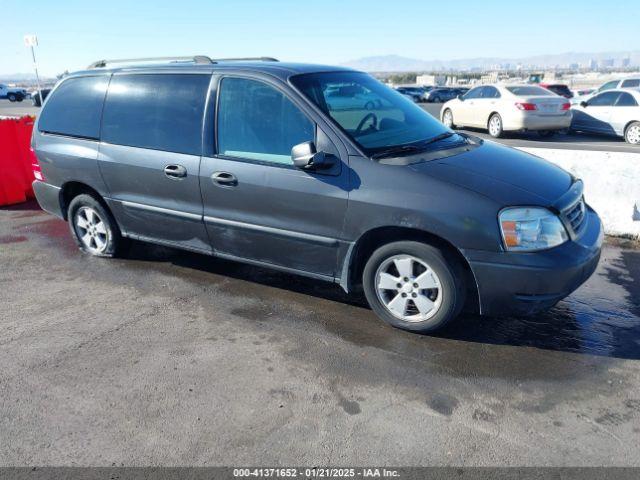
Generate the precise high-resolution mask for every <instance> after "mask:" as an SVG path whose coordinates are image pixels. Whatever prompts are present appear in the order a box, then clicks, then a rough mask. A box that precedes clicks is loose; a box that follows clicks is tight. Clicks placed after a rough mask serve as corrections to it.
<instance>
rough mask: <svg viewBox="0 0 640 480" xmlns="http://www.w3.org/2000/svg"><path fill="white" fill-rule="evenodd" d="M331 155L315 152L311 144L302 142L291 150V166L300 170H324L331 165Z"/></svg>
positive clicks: (313, 145) (314, 147)
mask: <svg viewBox="0 0 640 480" xmlns="http://www.w3.org/2000/svg"><path fill="white" fill-rule="evenodd" d="M332 158H333V157H332V156H331V155H327V154H326V153H324V152H317V151H316V146H315V144H314V143H313V142H304V143H299V144H298V145H295V146H294V147H293V148H292V149H291V160H293V164H294V165H295V166H296V167H298V168H301V169H302V170H325V169H327V168H330V167H331V166H332V165H333V160H332Z"/></svg>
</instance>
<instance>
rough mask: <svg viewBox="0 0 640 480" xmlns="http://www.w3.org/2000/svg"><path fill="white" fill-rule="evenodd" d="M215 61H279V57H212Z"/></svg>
mask: <svg viewBox="0 0 640 480" xmlns="http://www.w3.org/2000/svg"><path fill="white" fill-rule="evenodd" d="M211 60H212V61H213V63H217V62H250V61H260V62H279V61H280V60H278V59H277V58H273V57H237V58H233V57H232V58H212V59H211Z"/></svg>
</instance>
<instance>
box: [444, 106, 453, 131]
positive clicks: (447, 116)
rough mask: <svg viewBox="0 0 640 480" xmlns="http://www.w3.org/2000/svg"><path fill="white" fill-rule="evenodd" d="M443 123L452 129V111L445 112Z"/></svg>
mask: <svg viewBox="0 0 640 480" xmlns="http://www.w3.org/2000/svg"><path fill="white" fill-rule="evenodd" d="M442 123H444V125H445V127H449V128H451V127H452V126H453V114H452V113H451V110H445V112H444V114H443V115H442Z"/></svg>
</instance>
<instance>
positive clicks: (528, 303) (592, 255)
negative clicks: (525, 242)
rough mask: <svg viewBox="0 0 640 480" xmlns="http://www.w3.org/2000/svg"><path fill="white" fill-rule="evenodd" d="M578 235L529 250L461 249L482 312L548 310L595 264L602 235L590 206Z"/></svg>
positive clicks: (578, 284) (593, 269) (596, 263)
mask: <svg viewBox="0 0 640 480" xmlns="http://www.w3.org/2000/svg"><path fill="white" fill-rule="evenodd" d="M586 222H587V224H586V227H585V230H584V231H583V232H582V235H581V236H580V237H579V238H577V239H575V240H572V241H568V242H566V243H564V244H562V245H560V246H558V247H555V248H552V249H549V250H543V251H540V252H533V253H515V252H486V251H480V250H465V252H464V254H465V256H466V257H467V259H468V260H469V263H470V265H471V269H472V271H473V274H474V276H475V279H476V282H477V284H478V294H479V297H480V311H481V313H482V314H483V315H495V316H497V315H511V314H521V315H527V314H531V313H535V312H537V311H540V310H543V309H546V308H550V307H552V306H553V305H555V304H556V303H557V302H559V301H560V300H562V299H563V298H565V297H566V296H567V295H569V294H571V293H572V292H573V291H574V290H576V289H577V288H578V287H579V286H580V285H582V284H583V283H584V282H586V281H587V279H588V278H589V277H590V276H591V275H592V274H593V272H594V271H595V270H596V267H597V266H598V260H599V259H600V251H601V249H602V241H603V238H604V233H603V230H602V223H601V221H600V218H599V217H598V215H597V214H596V213H595V212H594V211H593V210H592V209H591V208H588V212H587V220H586Z"/></svg>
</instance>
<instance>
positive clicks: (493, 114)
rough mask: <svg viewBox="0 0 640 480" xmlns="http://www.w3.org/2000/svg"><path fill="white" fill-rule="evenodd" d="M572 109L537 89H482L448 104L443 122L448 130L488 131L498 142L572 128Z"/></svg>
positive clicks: (481, 87) (468, 93)
mask: <svg viewBox="0 0 640 480" xmlns="http://www.w3.org/2000/svg"><path fill="white" fill-rule="evenodd" d="M570 108H571V104H570V103H569V101H568V100H567V99H566V98H564V97H561V96H559V95H556V94H555V93H552V92H550V91H549V90H547V89H545V88H541V87H538V86H535V85H483V86H480V87H475V88H472V89H471V90H469V91H468V92H467V93H466V94H464V95H461V96H458V98H454V99H453V100H449V101H448V102H447V103H445V104H444V105H443V106H442V109H441V111H440V118H441V120H442V123H444V124H445V125H446V126H447V127H449V128H456V127H463V126H464V127H477V128H486V129H487V130H488V131H489V134H490V135H491V136H492V137H496V138H498V137H501V136H502V135H503V133H504V132H505V131H525V130H536V131H538V132H539V133H540V134H541V135H543V136H547V135H552V134H553V133H554V132H556V131H558V130H564V129H567V128H569V126H570V125H571V110H570Z"/></svg>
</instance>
